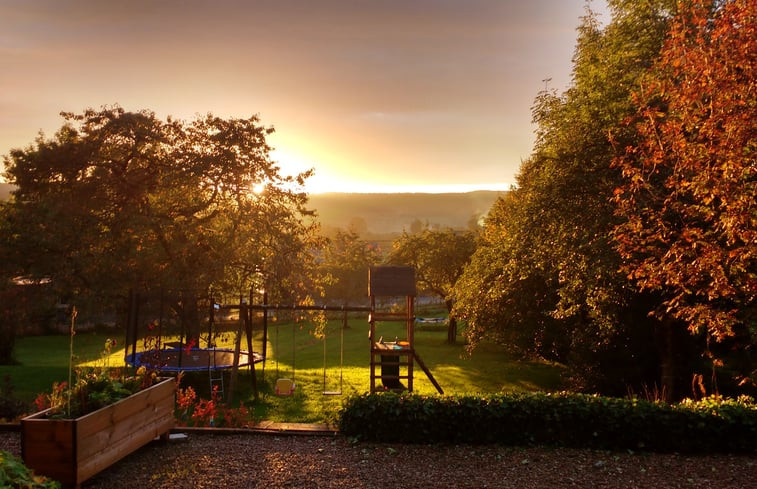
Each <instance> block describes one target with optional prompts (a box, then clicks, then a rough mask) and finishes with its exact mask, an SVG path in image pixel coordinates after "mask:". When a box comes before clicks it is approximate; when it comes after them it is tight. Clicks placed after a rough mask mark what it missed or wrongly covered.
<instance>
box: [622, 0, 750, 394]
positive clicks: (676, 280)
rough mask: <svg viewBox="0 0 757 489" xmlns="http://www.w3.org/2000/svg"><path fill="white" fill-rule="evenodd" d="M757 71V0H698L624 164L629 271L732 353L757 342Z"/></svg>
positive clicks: (645, 106) (652, 84)
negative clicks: (756, 80) (736, 349)
mask: <svg viewBox="0 0 757 489" xmlns="http://www.w3.org/2000/svg"><path fill="white" fill-rule="evenodd" d="M756 65H757V0H729V1H726V2H719V1H718V2H716V1H713V0H696V1H693V2H690V5H689V6H688V7H687V8H685V9H684V10H683V11H681V12H680V13H679V15H678V16H677V17H676V18H675V20H674V22H673V26H672V29H671V32H670V35H669V38H668V40H667V42H666V44H665V47H664V49H663V51H662V55H661V57H660V59H659V61H658V63H657V64H656V66H655V69H654V70H652V71H650V73H649V75H648V76H646V77H645V78H644V82H645V83H644V84H643V85H642V86H641V88H640V89H639V90H638V91H637V93H636V102H637V104H638V109H637V112H636V114H634V116H633V117H631V118H630V119H629V126H631V127H632V128H634V129H635V130H636V131H637V133H638V138H637V139H638V142H637V144H635V145H629V146H628V147H627V148H621V150H623V151H624V152H623V154H622V155H621V156H619V157H618V158H617V159H616V160H615V164H616V166H617V167H618V168H620V169H621V170H622V172H623V181H622V182H621V185H619V186H618V187H617V189H616V190H615V202H616V204H617V205H618V215H619V216H620V217H621V218H622V221H621V223H620V224H619V225H618V226H617V228H616V231H615V239H616V242H617V246H618V249H619V251H620V254H621V255H622V256H623V258H624V259H625V262H624V271H625V272H626V273H628V275H629V277H630V278H631V279H632V280H633V282H634V283H635V284H636V285H637V286H638V287H639V288H640V289H641V290H644V291H653V292H656V293H659V294H660V295H661V297H662V300H661V301H660V302H659V303H658V304H656V305H655V306H656V307H654V309H653V310H652V312H653V313H654V314H655V315H656V316H657V317H659V318H660V319H661V320H663V321H667V322H671V323H683V324H685V325H687V326H688V328H689V330H690V331H691V332H692V333H693V334H697V335H700V334H703V335H707V336H708V337H709V338H711V339H713V340H715V341H717V342H722V341H727V342H728V343H729V345H730V349H731V350H733V349H734V346H741V347H748V348H754V346H755V345H754V338H755V335H757V310H756V306H755V304H756V302H755V297H757V210H755V202H757V179H756V176H757V175H756V173H755V148H757V131H756V130H755V121H757V85H756V84H755V79H757V72H756V71H755V67H756ZM734 341H735V343H734ZM714 360H715V363H716V364H719V363H720V359H717V358H716V359H714ZM740 375H742V376H743V377H742V380H745V381H746V380H747V375H748V372H741V373H740ZM754 380H755V379H752V382H754Z"/></svg>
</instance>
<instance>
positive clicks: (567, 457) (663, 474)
mask: <svg viewBox="0 0 757 489" xmlns="http://www.w3.org/2000/svg"><path fill="white" fill-rule="evenodd" d="M0 449H3V450H9V451H11V452H12V453H14V454H16V455H20V449H19V434H18V433H15V432H0ZM134 487H144V488H148V487H149V488H157V489H161V488H166V489H168V488H170V489H181V488H261V489H262V488H266V489H278V488H353V489H361V488H363V489H373V488H381V489H394V488H455V489H463V488H566V487H585V488H589V487H590V488H645V489H647V488H707V489H711V488H720V489H728V488H734V489H735V488H739V489H742V488H751V487H757V454H752V455H708V456H683V455H676V454H630V453H612V452H600V451H591V450H575V449H547V448H525V449H524V448H508V447H498V446H467V445H440V446H417V445H393V444H374V443H354V444H353V443H350V441H349V440H348V439H346V438H344V437H340V436H336V437H333V436H331V437H324V436H303V435H298V436H285V435H284V436H282V435H271V434H252V433H251V434H246V433H245V434H225V435H219V434H199V433H191V434H190V435H189V437H188V438H187V440H186V441H171V442H167V443H165V442H163V443H161V442H155V443H151V444H149V445H148V446H146V447H144V448H142V449H141V450H139V451H137V452H136V453H134V454H132V455H130V456H128V457H127V458H125V459H124V460H122V461H121V462H119V463H117V464H116V465H114V466H112V467H110V468H109V469H107V470H105V471H104V472H101V473H100V474H98V475H97V476H95V477H94V478H92V479H90V480H88V481H86V482H85V483H84V484H82V489H95V488H103V489H120V488H124V489H126V488H128V489H133V488H134Z"/></svg>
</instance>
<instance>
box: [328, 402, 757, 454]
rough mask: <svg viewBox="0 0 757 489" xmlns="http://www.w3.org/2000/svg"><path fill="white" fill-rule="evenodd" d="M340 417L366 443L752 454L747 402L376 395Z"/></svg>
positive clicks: (753, 411)
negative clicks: (750, 452)
mask: <svg viewBox="0 0 757 489" xmlns="http://www.w3.org/2000/svg"><path fill="white" fill-rule="evenodd" d="M340 414H341V416H340V429H341V431H342V433H344V434H345V435H347V436H352V437H356V438H358V439H360V440H365V441H379V442H398V443H440V442H443V443H470V444H482V443H498V444H503V445H520V446H522V445H554V446H568V447H579V448H592V449H603V450H622V449H630V450H649V451H665V452H672V451H676V452H700V453H704V452H743V451H754V450H755V449H757V405H755V403H754V400H753V399H751V398H746V397H744V398H739V399H736V400H733V399H722V398H718V397H712V398H707V399H704V400H702V401H699V402H693V401H687V402H684V403H681V404H678V405H667V404H663V403H653V402H648V401H643V400H639V399H620V398H610V397H601V396H592V395H585V394H572V393H555V394H544V393H537V394H506V395H495V396H487V397H484V396H480V397H479V396H449V397H428V396H419V395H413V394H405V395H396V394H392V393H381V394H364V395H359V396H352V397H350V398H349V399H348V400H347V401H346V402H345V405H344V406H343V409H342V411H341V413H340Z"/></svg>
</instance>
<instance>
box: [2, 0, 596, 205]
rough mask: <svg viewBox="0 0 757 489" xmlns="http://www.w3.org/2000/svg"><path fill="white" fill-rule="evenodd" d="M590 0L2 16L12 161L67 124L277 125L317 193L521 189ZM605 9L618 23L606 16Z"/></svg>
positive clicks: (304, 3) (287, 160) (41, 1)
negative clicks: (116, 111)
mask: <svg viewBox="0 0 757 489" xmlns="http://www.w3.org/2000/svg"><path fill="white" fill-rule="evenodd" d="M584 5H585V0H528V1H523V0H517V1H516V0H342V1H336V0H266V1H261V0H233V1H232V0H216V1H210V0H187V1H179V0H131V1H104V0H79V1H66V0H0V66H1V67H2V70H1V72H0V155H6V154H8V152H9V151H10V150H11V149H12V148H17V147H25V146H26V145H28V144H30V143H31V142H33V140H34V138H35V137H36V135H37V133H38V131H40V130H42V131H43V132H44V133H45V134H46V135H47V136H52V135H53V134H54V133H55V131H56V130H57V129H58V128H59V127H60V125H61V123H62V119H61V118H60V116H59V115H58V114H59V112H61V111H73V112H81V111H82V110H84V109H85V108H88V107H93V108H100V107H101V106H103V105H111V104H115V103H117V104H119V105H121V106H122V107H124V108H125V109H126V110H140V109H149V110H152V111H154V112H155V113H156V114H157V115H158V116H159V117H161V118H164V117H165V116H167V115H172V116H174V117H178V118H182V119H192V118H194V116H195V115H196V114H205V113H207V112H212V113H213V114H215V115H217V116H221V117H249V116H250V115H252V114H259V116H260V118H261V120H262V122H263V124H265V125H267V126H274V127H275V128H276V133H275V134H274V135H273V136H271V139H270V142H271V144H272V145H273V146H274V147H275V148H276V151H275V152H274V153H273V158H274V159H275V160H277V161H278V162H279V163H280V164H281V167H282V169H283V170H284V172H285V173H288V174H291V173H295V172H297V171H301V170H304V169H307V168H310V167H313V168H315V171H316V176H315V177H313V178H312V179H311V182H310V184H309V186H308V189H309V190H310V191H311V192H320V191H338V192H358V191H362V192H364V191H465V190H470V189H477V188H482V189H504V188H507V187H508V186H509V185H510V184H511V183H513V182H514V175H515V173H516V172H517V169H518V166H519V164H520V162H521V160H523V159H525V158H527V157H528V155H529V153H530V151H531V148H532V145H533V139H534V135H533V131H534V127H533V126H532V125H531V111H530V107H531V104H532V102H533V100H534V97H535V96H536V94H537V92H538V91H539V90H541V89H543V88H544V87H545V81H544V80H545V79H549V78H551V81H549V83H548V87H549V88H556V89H558V90H562V89H563V88H565V86H566V85H567V84H568V83H569V81H570V69H571V57H572V54H573V48H574V45H575V37H576V31H575V28H576V27H577V25H578V23H579V18H580V17H581V16H582V15H584V13H585V11H584ZM592 8H594V9H596V10H598V11H603V9H604V1H598V0H595V1H594V2H593V3H592Z"/></svg>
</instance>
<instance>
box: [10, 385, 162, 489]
mask: <svg viewBox="0 0 757 489" xmlns="http://www.w3.org/2000/svg"><path fill="white" fill-rule="evenodd" d="M174 399H175V382H174V380H173V379H164V380H161V381H160V382H159V383H157V384H155V385H153V386H151V387H149V388H147V389H144V390H142V391H139V392H137V393H136V394H133V395H131V396H129V397H127V398H125V399H121V400H120V401H118V402H116V403H114V404H111V405H109V406H105V407H104V408H101V409H98V410H97V411H94V412H91V413H89V414H87V415H85V416H82V417H80V418H76V419H48V418H47V417H46V414H47V412H48V411H49V410H46V411H41V412H39V413H36V414H33V415H31V416H28V417H26V418H23V419H22V420H21V455H22V458H23V459H24V463H25V464H26V465H27V466H28V467H30V468H32V469H34V471H35V472H36V473H38V474H42V475H45V476H47V477H50V478H52V479H55V480H57V481H60V482H61V483H63V484H65V485H73V486H78V485H79V484H81V482H82V481H84V480H86V479H88V478H90V477H92V476H93V475H95V474H96V473H98V472H100V471H101V470H103V469H105V468H107V467H108V466H110V465H111V464H113V463H115V462H117V461H118V460H120V459H122V458H123V457H125V456H127V455H129V454H130V453H132V452H133V451H135V450H137V449H138V448H140V447H142V446H144V445H145V444H147V443H148V442H150V441H151V440H153V439H155V438H156V437H158V436H162V437H165V436H167V435H168V432H169V431H170V430H171V428H172V427H173V426H174Z"/></svg>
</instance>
